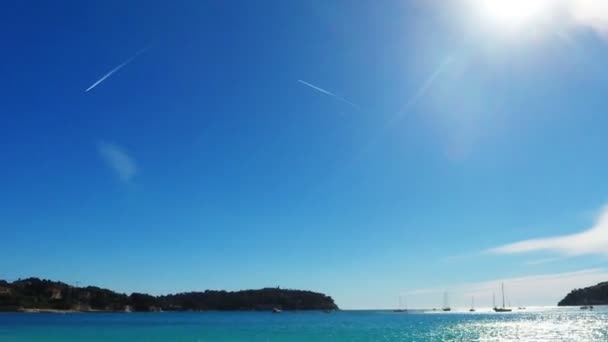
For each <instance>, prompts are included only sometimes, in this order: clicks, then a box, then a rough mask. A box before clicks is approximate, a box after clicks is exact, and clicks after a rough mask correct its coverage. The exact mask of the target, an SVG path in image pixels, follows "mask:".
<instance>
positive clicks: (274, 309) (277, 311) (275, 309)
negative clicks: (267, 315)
mask: <svg viewBox="0 0 608 342" xmlns="http://www.w3.org/2000/svg"><path fill="white" fill-rule="evenodd" d="M281 312H283V310H281V309H279V308H273V309H272V313H281Z"/></svg>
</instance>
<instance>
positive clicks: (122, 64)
mask: <svg viewBox="0 0 608 342" xmlns="http://www.w3.org/2000/svg"><path fill="white" fill-rule="evenodd" d="M146 50H148V48H144V49H141V50H139V51H137V53H136V54H135V55H133V56H132V57H131V58H129V59H127V60H126V61H124V62H122V63H120V64H119V65H118V66H117V67H115V68H114V69H112V70H110V71H109V72H108V73H107V74H105V75H103V77H102V78H100V79H99V80H97V82H95V83H93V85H91V86H90V87H88V88H87V90H85V91H84V92H85V93H86V92H88V91H89V90H91V89H93V88H95V87H97V86H98V85H99V84H100V83H101V82H103V81H105V80H106V78H108V77H110V76H112V74H114V73H115V72H117V71H118V70H120V69H122V68H124V67H125V66H126V65H127V64H129V63H131V62H132V61H133V60H134V59H135V58H137V57H138V56H139V55H141V54H142V53H144V52H145V51H146Z"/></svg>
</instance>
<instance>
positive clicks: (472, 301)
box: [469, 297, 475, 312]
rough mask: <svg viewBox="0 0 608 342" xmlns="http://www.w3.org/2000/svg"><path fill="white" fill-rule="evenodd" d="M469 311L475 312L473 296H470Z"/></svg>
mask: <svg viewBox="0 0 608 342" xmlns="http://www.w3.org/2000/svg"><path fill="white" fill-rule="evenodd" d="M469 312H475V297H471V308H470V309H469Z"/></svg>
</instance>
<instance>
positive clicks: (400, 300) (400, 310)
mask: <svg viewBox="0 0 608 342" xmlns="http://www.w3.org/2000/svg"><path fill="white" fill-rule="evenodd" d="M405 307H406V308H403V298H401V296H399V307H398V308H397V309H395V310H393V312H407V304H406V305H405Z"/></svg>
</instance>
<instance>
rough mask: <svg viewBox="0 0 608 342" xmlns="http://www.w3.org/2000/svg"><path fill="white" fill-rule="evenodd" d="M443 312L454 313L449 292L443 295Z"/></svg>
mask: <svg viewBox="0 0 608 342" xmlns="http://www.w3.org/2000/svg"><path fill="white" fill-rule="evenodd" d="M441 311H452V308H450V304H449V300H448V292H447V291H446V292H444V293H443V307H442V308H441Z"/></svg>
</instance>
